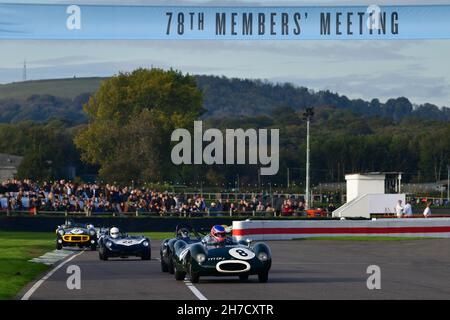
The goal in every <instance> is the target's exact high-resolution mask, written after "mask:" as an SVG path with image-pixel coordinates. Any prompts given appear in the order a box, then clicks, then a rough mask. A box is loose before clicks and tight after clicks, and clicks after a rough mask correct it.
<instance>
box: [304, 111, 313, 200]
mask: <svg viewBox="0 0 450 320" xmlns="http://www.w3.org/2000/svg"><path fill="white" fill-rule="evenodd" d="M313 116H314V109H313V108H306V110H305V112H304V113H303V120H306V190H305V209H309V203H310V195H309V123H310V121H311V118H312V117H313Z"/></svg>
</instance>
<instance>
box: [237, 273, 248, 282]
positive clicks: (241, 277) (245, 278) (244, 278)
mask: <svg viewBox="0 0 450 320" xmlns="http://www.w3.org/2000/svg"><path fill="white" fill-rule="evenodd" d="M239 280H241V281H247V280H248V274H241V275H240V276H239Z"/></svg>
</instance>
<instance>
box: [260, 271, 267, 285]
mask: <svg viewBox="0 0 450 320" xmlns="http://www.w3.org/2000/svg"><path fill="white" fill-rule="evenodd" d="M258 280H259V282H262V283H265V282H267V280H269V272H268V271H264V272H261V273H260V274H258Z"/></svg>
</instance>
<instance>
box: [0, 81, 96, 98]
mask: <svg viewBox="0 0 450 320" xmlns="http://www.w3.org/2000/svg"><path fill="white" fill-rule="evenodd" d="M102 80H104V78H100V77H96V78H69V79H52V80H37V81H26V82H14V83H8V84H0V99H4V98H17V99H23V98H26V97H28V96H30V95H33V94H37V93H39V94H42V95H43V94H49V95H53V96H57V97H63V98H70V99H73V98H74V97H76V96H78V95H80V94H82V93H87V92H94V91H96V90H97V89H98V87H99V86H100V82H101V81H102Z"/></svg>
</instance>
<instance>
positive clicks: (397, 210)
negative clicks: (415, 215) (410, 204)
mask: <svg viewBox="0 0 450 320" xmlns="http://www.w3.org/2000/svg"><path fill="white" fill-rule="evenodd" d="M395 214H396V215H397V218H401V217H402V216H403V206H402V200H398V202H397V205H396V206H395Z"/></svg>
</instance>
